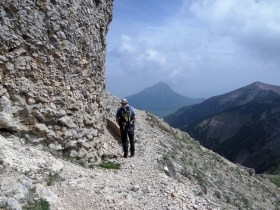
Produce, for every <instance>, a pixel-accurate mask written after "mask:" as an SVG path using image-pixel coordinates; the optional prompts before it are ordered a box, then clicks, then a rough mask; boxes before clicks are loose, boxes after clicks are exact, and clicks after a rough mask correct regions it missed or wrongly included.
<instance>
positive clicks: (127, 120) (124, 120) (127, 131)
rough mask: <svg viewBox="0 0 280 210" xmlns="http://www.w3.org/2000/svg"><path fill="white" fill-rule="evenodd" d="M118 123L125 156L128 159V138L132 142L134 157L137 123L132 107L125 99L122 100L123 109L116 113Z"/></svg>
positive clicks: (131, 152)
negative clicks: (135, 123) (135, 126)
mask: <svg viewBox="0 0 280 210" xmlns="http://www.w3.org/2000/svg"><path fill="white" fill-rule="evenodd" d="M116 122H117V123H118V125H119V126H120V130H121V138H122V146H123V151H124V156H123V157H125V158H127V153H128V142H127V136H128V138H129V142H130V157H133V156H134V151H135V148H134V122H135V112H134V109H133V107H132V106H129V105H128V103H127V100H126V99H125V98H123V99H122V100H121V107H120V108H118V111H117V113H116Z"/></svg>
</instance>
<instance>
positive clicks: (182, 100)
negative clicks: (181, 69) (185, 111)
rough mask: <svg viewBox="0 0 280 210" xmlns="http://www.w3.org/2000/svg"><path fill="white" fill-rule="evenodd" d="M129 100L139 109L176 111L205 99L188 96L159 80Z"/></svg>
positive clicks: (128, 97) (129, 97)
mask: <svg viewBox="0 0 280 210" xmlns="http://www.w3.org/2000/svg"><path fill="white" fill-rule="evenodd" d="M126 98H127V99H128V102H129V103H130V104H131V105H132V106H134V107H135V108H137V109H140V110H147V111H150V112H152V113H153V111H172V112H174V111H176V110H177V109H179V108H181V107H183V106H188V105H192V104H196V103H200V102H202V101H204V99H203V98H188V97H185V96H182V95H180V94H178V93H176V92H174V91H173V90H172V89H171V88H170V86H169V85H167V84H166V83H164V82H159V83H157V84H155V85H153V86H151V87H148V88H146V89H144V90H142V91H141V92H139V93H137V94H134V95H131V96H127V97H126ZM155 114H156V113H155Z"/></svg>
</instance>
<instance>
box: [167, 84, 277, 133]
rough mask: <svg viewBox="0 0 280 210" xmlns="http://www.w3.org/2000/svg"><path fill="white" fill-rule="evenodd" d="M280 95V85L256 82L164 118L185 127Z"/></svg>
mask: <svg viewBox="0 0 280 210" xmlns="http://www.w3.org/2000/svg"><path fill="white" fill-rule="evenodd" d="M279 97H280V86H274V85H268V84H264V83H261V82H254V83H252V84H250V85H248V86H245V87H242V88H239V89H237V90H234V91H231V92H229V93H225V94H223V95H219V96H214V97H211V98H209V99H207V100H205V101H204V102H202V103H200V104H195V105H192V106H186V107H183V108H181V109H179V110H178V111H176V112H175V113H174V114H171V115H169V116H167V117H165V118H164V120H165V121H166V122H167V123H168V124H169V125H171V126H172V127H175V128H179V129H184V128H185V127H187V126H188V125H189V124H190V123H192V122H193V121H195V120H196V119H199V118H202V117H205V116H208V115H210V114H214V113H218V112H221V111H223V110H225V109H227V108H230V107H233V106H238V105H242V104H246V103H249V102H253V101H257V100H265V99H273V98H279Z"/></svg>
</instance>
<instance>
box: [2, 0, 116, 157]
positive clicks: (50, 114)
mask: <svg viewBox="0 0 280 210" xmlns="http://www.w3.org/2000/svg"><path fill="white" fill-rule="evenodd" d="M112 4H113V0H83V1H82V0H63V1H57V0H35V1H31V0H21V1H18V0H3V1H1V2H0V43H1V45H0V82H1V83H0V97H1V98H0V130H1V132H6V133H13V134H16V135H18V136H20V137H24V138H25V140H27V141H31V142H33V143H45V144H47V145H48V146H49V147H50V148H52V149H54V150H68V151H69V154H70V156H72V157H79V158H86V159H88V160H89V161H95V160H97V159H98V158H99V157H100V156H101V153H102V149H101V144H100V143H99V141H98V138H96V137H98V136H99V135H100V134H101V133H102V131H103V129H104V128H103V125H104V122H105V121H104V120H105V118H104V114H103V112H104V106H103V102H102V101H103V99H102V97H103V92H104V90H105V75H104V71H105V68H104V60H105V50H106V40H105V36H106V33H107V32H108V25H109V23H110V21H111V19H112Z"/></svg>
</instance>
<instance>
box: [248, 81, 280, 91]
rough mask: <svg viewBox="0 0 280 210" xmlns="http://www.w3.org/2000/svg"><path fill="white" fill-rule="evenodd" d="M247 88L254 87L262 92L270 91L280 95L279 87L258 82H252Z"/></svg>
mask: <svg viewBox="0 0 280 210" xmlns="http://www.w3.org/2000/svg"><path fill="white" fill-rule="evenodd" d="M249 86H256V87H258V88H260V89H262V90H272V91H274V92H276V93H278V94H280V86H276V85H269V84H266V83H263V82H260V81H257V82H254V83H252V84H251V85H249Z"/></svg>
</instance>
